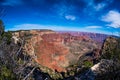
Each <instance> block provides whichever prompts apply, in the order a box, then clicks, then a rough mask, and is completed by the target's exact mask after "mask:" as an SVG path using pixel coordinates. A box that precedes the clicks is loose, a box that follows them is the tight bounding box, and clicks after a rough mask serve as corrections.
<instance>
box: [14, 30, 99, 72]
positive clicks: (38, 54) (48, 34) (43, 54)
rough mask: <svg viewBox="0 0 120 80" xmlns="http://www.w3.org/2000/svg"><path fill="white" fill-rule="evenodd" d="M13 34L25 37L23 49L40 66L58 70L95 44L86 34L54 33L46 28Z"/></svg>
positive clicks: (63, 69)
mask: <svg viewBox="0 0 120 80" xmlns="http://www.w3.org/2000/svg"><path fill="white" fill-rule="evenodd" d="M14 35H16V36H19V37H23V38H24V39H25V45H24V51H26V53H28V54H29V55H30V56H32V57H33V58H34V59H35V61H36V62H37V63H39V64H41V65H42V66H45V67H48V68H50V69H52V70H57V71H58V72H63V71H66V70H65V68H66V67H68V66H69V65H71V63H72V64H75V63H76V62H77V61H78V60H79V58H80V57H81V56H82V55H84V54H86V53H87V52H90V51H92V48H96V47H97V45H96V44H95V43H94V42H93V43H91V39H90V38H89V37H87V36H78V35H75V36H74V35H71V34H70V33H56V32H53V31H46V30H42V31H41V30H39V31H37V30H30V31H19V32H16V33H14Z"/></svg>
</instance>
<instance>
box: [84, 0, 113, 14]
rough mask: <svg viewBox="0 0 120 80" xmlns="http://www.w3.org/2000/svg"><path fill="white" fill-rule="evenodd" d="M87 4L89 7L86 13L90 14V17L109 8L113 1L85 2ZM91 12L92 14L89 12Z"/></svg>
mask: <svg viewBox="0 0 120 80" xmlns="http://www.w3.org/2000/svg"><path fill="white" fill-rule="evenodd" d="M84 1H85V2H86V4H87V7H86V8H85V10H84V11H85V12H87V13H89V14H90V15H91V14H93V13H95V12H96V11H101V10H103V9H104V8H105V7H107V6H109V5H110V4H111V3H112V2H113V0H101V2H99V3H96V2H95V0H89V1H88V0H84ZM89 10H90V12H88V11H89Z"/></svg>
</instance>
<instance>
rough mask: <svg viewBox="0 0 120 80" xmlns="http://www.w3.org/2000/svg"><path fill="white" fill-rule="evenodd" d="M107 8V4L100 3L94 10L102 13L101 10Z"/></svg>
mask: <svg viewBox="0 0 120 80" xmlns="http://www.w3.org/2000/svg"><path fill="white" fill-rule="evenodd" d="M105 6H107V4H106V3H99V4H97V5H96V6H94V7H93V8H94V9H95V10H96V11H100V10H101V9H103V8H104V7H105Z"/></svg>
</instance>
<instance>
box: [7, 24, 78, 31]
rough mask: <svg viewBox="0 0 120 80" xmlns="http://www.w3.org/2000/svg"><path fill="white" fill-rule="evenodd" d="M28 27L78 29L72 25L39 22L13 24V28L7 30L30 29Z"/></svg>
mask: <svg viewBox="0 0 120 80" xmlns="http://www.w3.org/2000/svg"><path fill="white" fill-rule="evenodd" d="M30 29H51V30H63V31H64V30H68V31H73V30H75V31H76V30H78V29H76V28H74V27H71V28H68V27H66V26H56V25H41V24H29V23H25V24H18V25H15V26H14V27H13V28H10V29H8V30H13V31H15V30H30Z"/></svg>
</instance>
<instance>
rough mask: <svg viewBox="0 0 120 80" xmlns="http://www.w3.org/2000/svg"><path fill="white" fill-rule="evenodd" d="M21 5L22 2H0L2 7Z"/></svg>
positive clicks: (20, 0)
mask: <svg viewBox="0 0 120 80" xmlns="http://www.w3.org/2000/svg"><path fill="white" fill-rule="evenodd" d="M20 4H22V0H5V1H4V2H2V5H4V6H15V5H20Z"/></svg>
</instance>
